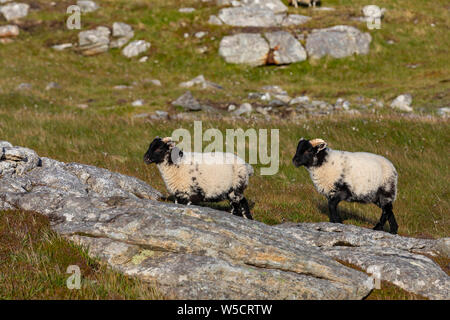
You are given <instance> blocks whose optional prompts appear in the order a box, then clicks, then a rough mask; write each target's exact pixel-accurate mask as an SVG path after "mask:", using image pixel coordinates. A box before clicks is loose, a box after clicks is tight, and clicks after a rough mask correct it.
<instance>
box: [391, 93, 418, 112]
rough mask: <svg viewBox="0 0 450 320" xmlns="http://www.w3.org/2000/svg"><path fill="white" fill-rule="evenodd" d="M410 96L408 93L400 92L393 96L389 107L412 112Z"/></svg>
mask: <svg viewBox="0 0 450 320" xmlns="http://www.w3.org/2000/svg"><path fill="white" fill-rule="evenodd" d="M411 103H412V96H411V95H410V94H402V95H399V96H398V97H397V98H395V99H394V100H393V101H392V103H391V108H394V109H397V110H400V111H405V112H412V111H413V108H411Z"/></svg>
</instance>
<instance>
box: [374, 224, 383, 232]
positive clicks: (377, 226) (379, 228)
mask: <svg viewBox="0 0 450 320" xmlns="http://www.w3.org/2000/svg"><path fill="white" fill-rule="evenodd" d="M373 230H377V231H384V229H383V226H382V225H381V224H380V223H377V225H376V226H375V227H373Z"/></svg>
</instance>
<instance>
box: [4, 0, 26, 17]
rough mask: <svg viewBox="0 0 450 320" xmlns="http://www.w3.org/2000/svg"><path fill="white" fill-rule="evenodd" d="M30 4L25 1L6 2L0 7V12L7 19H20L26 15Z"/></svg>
mask: <svg viewBox="0 0 450 320" xmlns="http://www.w3.org/2000/svg"><path fill="white" fill-rule="evenodd" d="M28 9H30V5H29V4H27V3H15V2H13V3H8V4H6V5H4V6H1V7H0V13H2V14H3V16H4V17H5V19H6V20H7V21H11V20H16V19H20V18H23V17H26V16H27V15H28Z"/></svg>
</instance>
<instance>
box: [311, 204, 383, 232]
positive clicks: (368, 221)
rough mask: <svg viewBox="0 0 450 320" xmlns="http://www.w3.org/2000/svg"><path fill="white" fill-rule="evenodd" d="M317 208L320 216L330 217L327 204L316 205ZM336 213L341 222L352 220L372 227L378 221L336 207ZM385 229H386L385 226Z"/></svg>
mask: <svg viewBox="0 0 450 320" xmlns="http://www.w3.org/2000/svg"><path fill="white" fill-rule="evenodd" d="M317 208H318V209H319V211H320V212H321V213H322V214H324V215H326V216H327V217H329V216H330V213H329V210H328V204H327V203H324V202H320V203H318V204H317ZM338 213H339V215H340V216H341V218H342V221H345V220H350V219H352V220H356V221H358V222H361V223H364V224H369V225H372V226H375V225H376V224H377V223H378V220H376V221H375V220H373V219H368V218H365V217H362V216H360V215H358V214H356V213H354V212H352V211H349V210H347V209H345V208H339V207H338ZM385 228H386V226H385Z"/></svg>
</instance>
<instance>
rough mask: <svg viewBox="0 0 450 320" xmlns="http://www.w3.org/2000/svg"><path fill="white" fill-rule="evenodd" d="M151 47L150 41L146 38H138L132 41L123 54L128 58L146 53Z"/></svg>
mask: <svg viewBox="0 0 450 320" xmlns="http://www.w3.org/2000/svg"><path fill="white" fill-rule="evenodd" d="M149 48H150V42H147V41H144V40H136V41H132V42H130V43H129V44H128V45H127V46H126V47H125V48H123V50H122V54H123V55H124V56H125V57H127V58H132V57H136V56H138V55H140V54H141V53H144V52H145V51H147V50H148V49H149Z"/></svg>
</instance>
